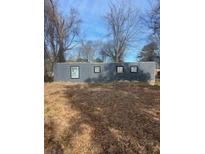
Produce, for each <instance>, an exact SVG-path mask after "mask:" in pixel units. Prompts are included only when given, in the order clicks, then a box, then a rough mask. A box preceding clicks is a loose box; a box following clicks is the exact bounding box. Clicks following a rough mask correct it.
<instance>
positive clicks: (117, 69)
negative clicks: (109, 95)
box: [116, 66, 124, 74]
mask: <svg viewBox="0 0 205 154" xmlns="http://www.w3.org/2000/svg"><path fill="white" fill-rule="evenodd" d="M118 67H122V72H118V69H117V68H118ZM116 73H118V74H122V73H124V66H116Z"/></svg>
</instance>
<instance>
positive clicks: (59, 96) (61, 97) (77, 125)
mask: <svg viewBox="0 0 205 154" xmlns="http://www.w3.org/2000/svg"><path fill="white" fill-rule="evenodd" d="M159 95H160V92H159V86H149V85H146V84H142V83H110V84H75V85H72V84H66V83H48V84H45V153H46V154H70V153H71V154H72V153H74V154H78V153H83V154H84V153H85V154H92V153H135V154H137V153H139V154H144V153H150V154H153V153H159V151H160V150H159V147H160V133H159V131H160V130H159V129H160V128H159V127H160V121H159V113H160V111H159Z"/></svg>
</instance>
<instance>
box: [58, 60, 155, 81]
mask: <svg viewBox="0 0 205 154" xmlns="http://www.w3.org/2000/svg"><path fill="white" fill-rule="evenodd" d="M155 69H156V63H155V62H124V63H88V62H86V63H80V62H68V63H56V64H55V65H54V81H71V82H110V81H119V80H128V81H148V82H152V83H153V82H154V81H155Z"/></svg>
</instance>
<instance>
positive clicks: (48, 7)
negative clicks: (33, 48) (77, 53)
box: [44, 0, 81, 71]
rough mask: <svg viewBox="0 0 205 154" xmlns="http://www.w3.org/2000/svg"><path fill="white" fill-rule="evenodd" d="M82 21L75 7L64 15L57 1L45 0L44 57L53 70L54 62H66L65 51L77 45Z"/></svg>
mask: <svg viewBox="0 0 205 154" xmlns="http://www.w3.org/2000/svg"><path fill="white" fill-rule="evenodd" d="M80 22H81V20H80V19H79V15H78V12H77V11H76V10H75V9H73V8H72V9H70V12H69V14H68V15H67V16H64V15H62V14H61V13H60V11H59V9H58V4H57V1H55V0H44V59H45V61H48V62H49V63H51V70H52V67H53V64H54V63H56V62H64V61H65V53H66V52H67V51H69V50H71V49H72V48H73V47H74V46H75V42H76V40H77V37H78V35H79V26H80ZM45 71H46V67H45Z"/></svg>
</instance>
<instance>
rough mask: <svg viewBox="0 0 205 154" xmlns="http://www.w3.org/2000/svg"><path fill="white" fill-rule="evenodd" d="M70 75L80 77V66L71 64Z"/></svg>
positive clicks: (75, 77)
mask: <svg viewBox="0 0 205 154" xmlns="http://www.w3.org/2000/svg"><path fill="white" fill-rule="evenodd" d="M70 77H71V79H79V78H80V67H79V66H71V67H70Z"/></svg>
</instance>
